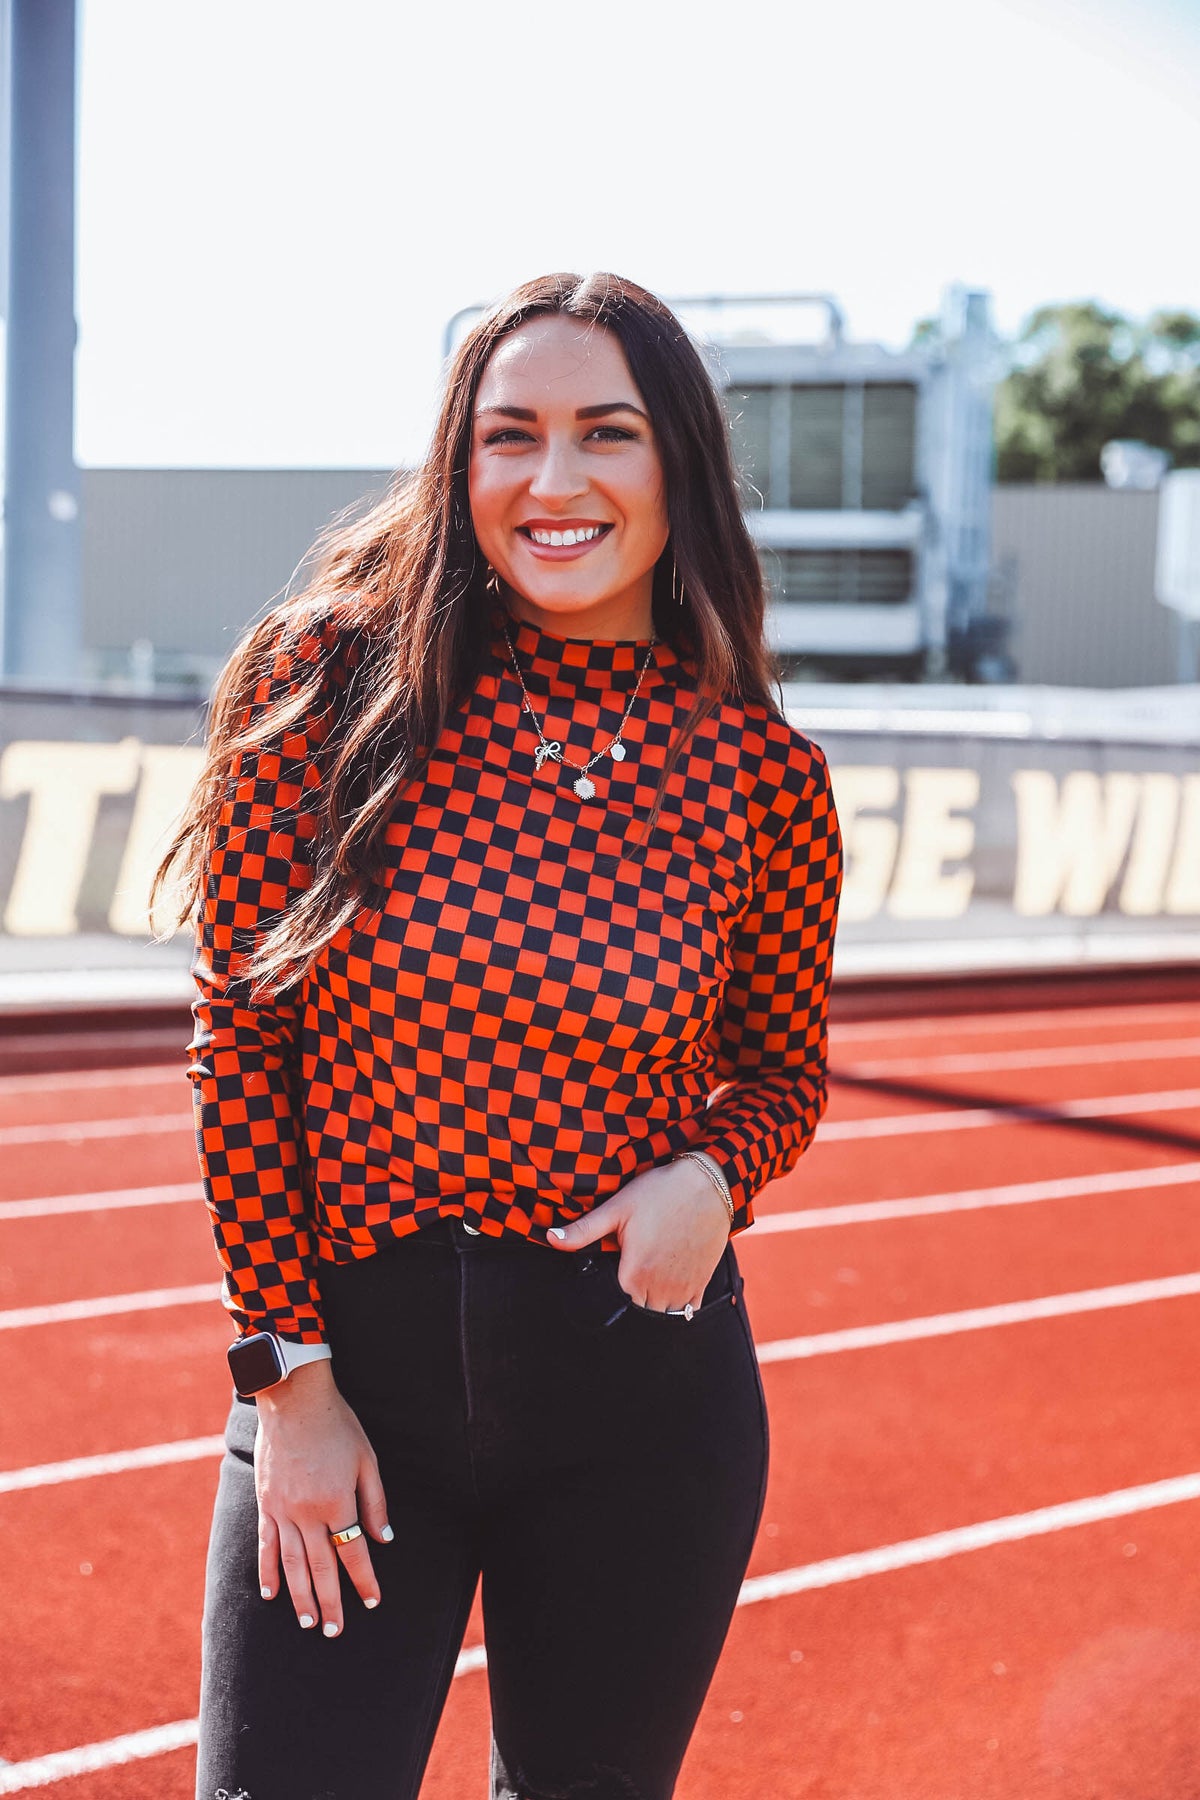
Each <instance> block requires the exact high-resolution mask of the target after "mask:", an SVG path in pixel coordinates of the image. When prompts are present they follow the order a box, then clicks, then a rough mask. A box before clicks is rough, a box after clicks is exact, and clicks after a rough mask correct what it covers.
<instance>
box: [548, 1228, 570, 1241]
mask: <svg viewBox="0 0 1200 1800" xmlns="http://www.w3.org/2000/svg"><path fill="white" fill-rule="evenodd" d="M546 1235H547V1236H548V1237H552V1238H557V1239H558V1240H559V1242H560V1243H561V1242H562V1240H563V1239H564V1238H565V1237H566V1235H567V1234H566V1232H565V1231H564V1230H563V1228H562V1226H561V1225H552V1226H551V1227H550V1230H549V1231H548V1232H547V1234H546Z"/></svg>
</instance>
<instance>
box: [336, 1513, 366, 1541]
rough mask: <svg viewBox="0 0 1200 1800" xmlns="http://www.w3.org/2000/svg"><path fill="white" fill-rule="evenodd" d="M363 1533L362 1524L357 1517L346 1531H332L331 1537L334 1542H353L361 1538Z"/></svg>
mask: <svg viewBox="0 0 1200 1800" xmlns="http://www.w3.org/2000/svg"><path fill="white" fill-rule="evenodd" d="M362 1534H363V1529H362V1526H361V1525H360V1524H359V1523H358V1520H357V1519H356V1520H355V1521H354V1523H353V1525H347V1526H346V1528H345V1530H344V1531H331V1532H330V1534H329V1538H330V1542H331V1543H334V1544H352V1543H353V1542H354V1540H355V1538H360V1537H361V1536H362Z"/></svg>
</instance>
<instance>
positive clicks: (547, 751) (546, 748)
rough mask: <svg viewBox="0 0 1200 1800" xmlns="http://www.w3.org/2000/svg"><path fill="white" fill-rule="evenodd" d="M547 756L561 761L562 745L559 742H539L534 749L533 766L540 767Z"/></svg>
mask: <svg viewBox="0 0 1200 1800" xmlns="http://www.w3.org/2000/svg"><path fill="white" fill-rule="evenodd" d="M548 756H552V757H554V759H555V761H556V762H561V761H562V745H561V744H544V743H543V744H539V745H538V747H537V749H536V750H535V751H534V761H535V766H536V767H537V768H539V769H540V768H541V766H542V764H543V763H544V762H545V760H546V758H547V757H548Z"/></svg>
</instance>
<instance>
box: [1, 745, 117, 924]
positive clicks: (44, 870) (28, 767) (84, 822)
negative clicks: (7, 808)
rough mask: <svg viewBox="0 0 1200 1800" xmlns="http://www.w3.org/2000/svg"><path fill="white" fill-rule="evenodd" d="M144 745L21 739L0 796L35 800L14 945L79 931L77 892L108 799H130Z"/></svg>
mask: <svg viewBox="0 0 1200 1800" xmlns="http://www.w3.org/2000/svg"><path fill="white" fill-rule="evenodd" d="M141 748H142V746H141V743H140V742H139V740H138V739H137V738H134V737H127V738H122V739H121V741H120V743H117V744H86V743H76V744H54V743H44V742H41V741H40V740H37V739H33V738H29V739H24V738H22V739H18V740H17V741H16V742H15V743H11V744H10V745H9V746H8V748H7V750H6V751H5V752H4V756H3V758H2V759H0V796H3V798H4V799H6V800H12V799H15V798H16V796H17V795H18V794H28V795H29V813H28V819H27V822H26V826H25V834H24V836H23V838H22V839H21V852H20V855H19V857H18V859H17V867H16V871H15V873H14V875H13V884H12V891H11V892H10V894H9V897H8V907H7V909H6V911H5V914H4V929H5V930H6V931H10V932H12V934H13V935H14V936H15V937H67V936H69V935H70V933H71V932H73V931H77V930H78V928H79V927H78V920H77V919H76V916H75V910H76V907H77V906H78V904H79V890H80V887H81V886H82V883H83V874H84V870H85V868H86V867H87V859H88V852H89V851H90V849H91V847H92V833H93V831H94V829H95V825H96V812H97V809H98V807H99V804H100V796H101V795H102V794H127V793H128V792H129V790H130V788H132V786H133V784H134V782H135V781H136V780H137V773H138V760H139V756H140V752H141Z"/></svg>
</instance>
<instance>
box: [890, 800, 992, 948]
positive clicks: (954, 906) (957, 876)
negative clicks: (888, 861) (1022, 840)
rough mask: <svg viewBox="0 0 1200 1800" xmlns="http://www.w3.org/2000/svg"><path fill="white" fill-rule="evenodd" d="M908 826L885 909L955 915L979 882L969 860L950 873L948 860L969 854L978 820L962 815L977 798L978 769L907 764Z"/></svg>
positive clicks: (896, 914) (906, 915) (911, 915)
mask: <svg viewBox="0 0 1200 1800" xmlns="http://www.w3.org/2000/svg"><path fill="white" fill-rule="evenodd" d="M904 779H905V789H906V792H905V802H904V826H903V830H902V832H901V835H900V854H899V856H898V857H897V859H896V878H895V881H894V882H893V884H892V891H891V893H890V894H889V895H888V903H887V909H888V912H889V913H890V914H891V915H892V917H893V918H895V919H957V918H960V917H961V916H962V914H963V913H965V912H966V910H967V907H968V906H969V905H970V902H971V890H972V888H973V887H974V884H975V871H974V870H973V869H972V868H971V867H970V866H969V865H968V866H967V867H966V868H963V869H955V870H954V871H953V872H952V873H950V874H947V873H946V871H945V864H946V863H948V862H958V861H961V860H962V859H963V858H964V857H969V856H970V854H971V852H972V850H973V849H974V848H975V821H974V819H971V818H967V817H964V816H963V815H964V814H965V813H966V812H968V811H969V810H970V809H971V808H972V807H974V806H976V805H977V804H978V802H979V771H978V769H906V770H905V777H904Z"/></svg>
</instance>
